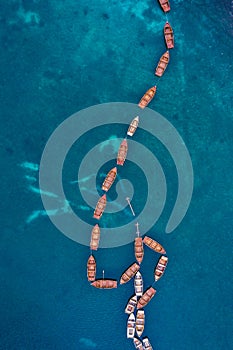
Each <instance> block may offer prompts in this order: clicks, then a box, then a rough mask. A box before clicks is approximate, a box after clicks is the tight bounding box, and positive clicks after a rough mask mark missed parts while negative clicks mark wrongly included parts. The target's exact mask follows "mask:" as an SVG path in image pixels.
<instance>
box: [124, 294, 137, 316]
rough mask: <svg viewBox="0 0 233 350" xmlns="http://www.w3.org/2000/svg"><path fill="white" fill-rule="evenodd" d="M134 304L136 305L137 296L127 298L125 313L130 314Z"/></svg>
mask: <svg viewBox="0 0 233 350" xmlns="http://www.w3.org/2000/svg"><path fill="white" fill-rule="evenodd" d="M136 306H137V297H136V295H133V296H132V297H131V298H130V299H129V301H128V303H127V305H126V308H125V313H126V314H131V312H134V310H135V307H136Z"/></svg>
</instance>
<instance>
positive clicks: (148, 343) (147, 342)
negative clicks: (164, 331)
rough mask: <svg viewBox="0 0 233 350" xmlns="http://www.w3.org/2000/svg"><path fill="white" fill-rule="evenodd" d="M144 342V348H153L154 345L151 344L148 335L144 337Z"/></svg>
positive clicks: (149, 349) (150, 349)
mask: <svg viewBox="0 0 233 350" xmlns="http://www.w3.org/2000/svg"><path fill="white" fill-rule="evenodd" d="M142 342H143V346H144V349H145V350H153V348H152V346H151V343H150V341H149V339H148V337H145V338H143V339H142Z"/></svg>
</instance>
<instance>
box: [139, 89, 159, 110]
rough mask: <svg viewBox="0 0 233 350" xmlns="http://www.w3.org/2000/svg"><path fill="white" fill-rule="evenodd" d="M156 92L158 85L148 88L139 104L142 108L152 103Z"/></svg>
mask: <svg viewBox="0 0 233 350" xmlns="http://www.w3.org/2000/svg"><path fill="white" fill-rule="evenodd" d="M155 93H156V86H152V88H150V89H149V90H147V92H146V93H145V94H144V95H143V96H142V98H141V100H140V102H139V104H138V106H139V107H140V108H142V109H143V108H145V107H146V106H147V105H148V104H149V103H150V101H151V100H152V98H153V97H154V95H155Z"/></svg>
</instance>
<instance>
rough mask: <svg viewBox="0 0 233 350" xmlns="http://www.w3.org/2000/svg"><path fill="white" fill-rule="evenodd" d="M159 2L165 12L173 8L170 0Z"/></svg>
mask: <svg viewBox="0 0 233 350" xmlns="http://www.w3.org/2000/svg"><path fill="white" fill-rule="evenodd" d="M159 3H160V6H161V8H162V10H163V11H164V12H169V11H170V10H171V7H170V3H169V1H168V0H159Z"/></svg>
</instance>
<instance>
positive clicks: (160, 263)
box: [154, 255, 168, 281]
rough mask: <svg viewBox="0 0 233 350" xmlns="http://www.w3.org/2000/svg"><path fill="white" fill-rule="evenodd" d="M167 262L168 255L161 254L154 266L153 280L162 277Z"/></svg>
mask: <svg viewBox="0 0 233 350" xmlns="http://www.w3.org/2000/svg"><path fill="white" fill-rule="evenodd" d="M167 263H168V257H167V256H164V255H163V256H161V258H160V259H159V261H158V264H157V265H156V267H155V272H154V276H155V281H158V280H159V279H160V278H161V277H162V275H163V274H164V271H165V269H166V266H167Z"/></svg>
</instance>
